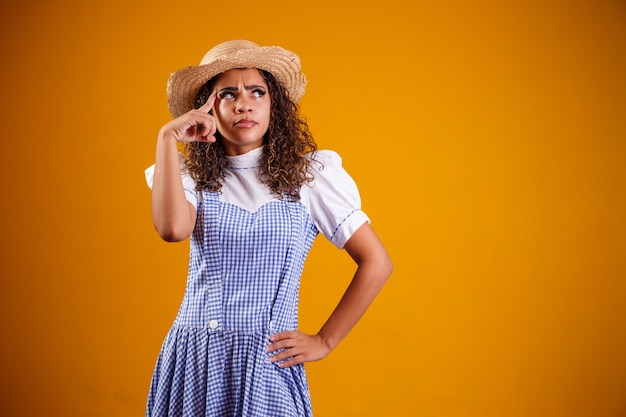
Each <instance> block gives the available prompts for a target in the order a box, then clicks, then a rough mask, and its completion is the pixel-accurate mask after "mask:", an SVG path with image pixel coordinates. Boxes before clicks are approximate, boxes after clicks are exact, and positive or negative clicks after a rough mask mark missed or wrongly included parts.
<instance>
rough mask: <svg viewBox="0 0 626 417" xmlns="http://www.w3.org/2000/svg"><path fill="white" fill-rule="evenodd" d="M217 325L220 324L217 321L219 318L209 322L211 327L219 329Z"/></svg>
mask: <svg viewBox="0 0 626 417" xmlns="http://www.w3.org/2000/svg"><path fill="white" fill-rule="evenodd" d="M217 326H219V323H218V321H217V320H211V321H210V322H209V327H210V328H211V329H217Z"/></svg>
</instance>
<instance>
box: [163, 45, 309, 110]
mask: <svg viewBox="0 0 626 417" xmlns="http://www.w3.org/2000/svg"><path fill="white" fill-rule="evenodd" d="M235 68H258V69H262V70H265V71H267V72H270V73H271V74H272V75H273V76H274V77H275V78H276V79H277V80H278V82H280V83H281V84H282V85H283V87H284V88H285V89H286V90H287V93H288V95H289V98H290V99H291V101H293V102H294V103H297V102H298V101H300V99H301V98H302V96H303V95H304V89H305V86H306V78H305V76H304V74H302V72H301V70H300V58H298V56H297V55H295V54H293V53H291V52H289V51H287V50H285V49H283V48H281V47H278V46H263V47H257V48H255V49H242V50H238V51H234V52H232V53H229V54H226V55H224V56H220V57H217V58H216V59H214V60H212V61H211V62H209V63H206V64H202V63H201V64H200V65H198V66H189V67H187V68H183V69H180V70H178V71H176V72H174V73H172V74H171V75H170V77H169V80H168V83H167V102H168V107H169V110H170V113H171V114H172V116H174V117H178V116H180V115H182V114H184V113H186V112H188V111H189V110H191V109H193V108H194V102H195V99H196V95H197V94H198V91H199V90H200V88H201V87H202V86H203V85H204V84H205V83H206V82H207V81H209V80H210V79H211V78H213V77H215V76H216V75H218V74H221V73H223V72H226V71H228V70H231V69H235Z"/></svg>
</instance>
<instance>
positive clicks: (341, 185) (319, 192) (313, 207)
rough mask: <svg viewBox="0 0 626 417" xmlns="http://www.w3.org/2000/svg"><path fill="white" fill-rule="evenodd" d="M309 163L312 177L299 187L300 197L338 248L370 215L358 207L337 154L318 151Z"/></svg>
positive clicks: (356, 192)
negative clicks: (308, 181) (312, 178)
mask: <svg viewBox="0 0 626 417" xmlns="http://www.w3.org/2000/svg"><path fill="white" fill-rule="evenodd" d="M315 159H316V160H314V161H313V163H312V166H313V170H314V177H315V179H314V180H313V181H312V182H311V183H309V184H307V185H305V186H304V187H303V189H302V193H301V198H302V200H303V203H304V204H305V205H306V206H307V208H308V210H309V213H310V214H311V217H312V219H313V222H314V223H315V225H316V227H317V228H318V230H319V231H320V233H322V235H324V236H325V237H326V238H327V239H328V240H330V241H331V242H332V243H333V244H334V245H335V246H336V247H338V248H339V249H342V248H343V247H344V245H345V244H346V242H347V241H348V239H350V237H351V236H352V234H353V233H354V232H356V230H357V229H358V228H359V227H361V226H362V225H363V223H365V222H369V221H370V219H369V218H368V217H367V215H366V214H365V213H364V212H363V211H362V210H361V196H360V195H359V190H358V188H357V185H356V183H355V182H354V180H353V179H352V177H351V176H350V175H349V174H348V173H347V172H346V170H345V169H344V168H343V167H342V161H341V157H340V156H339V154H337V153H336V152H334V151H329V150H325V151H318V152H317V154H316V158H315Z"/></svg>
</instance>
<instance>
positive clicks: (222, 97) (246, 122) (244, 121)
mask: <svg viewBox="0 0 626 417" xmlns="http://www.w3.org/2000/svg"><path fill="white" fill-rule="evenodd" d="M215 89H216V90H217V98H216V100H215V104H214V106H213V109H214V110H213V111H214V116H215V118H216V120H217V130H218V131H219V132H220V134H221V135H222V137H223V138H224V140H223V144H224V149H225V151H226V155H241V154H243V153H246V152H248V151H250V150H252V149H255V148H258V147H260V146H262V145H263V136H264V135H265V132H267V129H268V127H269V123H270V107H271V99H270V95H269V91H268V88H267V83H266V82H265V79H264V78H263V76H262V75H261V73H260V72H259V71H258V70H257V69H256V68H246V69H232V70H229V71H226V72H224V73H223V74H221V75H219V76H218V78H217V81H216V82H215Z"/></svg>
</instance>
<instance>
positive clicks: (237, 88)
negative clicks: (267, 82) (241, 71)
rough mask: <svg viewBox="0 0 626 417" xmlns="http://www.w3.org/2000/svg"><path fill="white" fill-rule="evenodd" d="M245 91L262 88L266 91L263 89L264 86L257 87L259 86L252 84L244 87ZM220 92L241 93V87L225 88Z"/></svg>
mask: <svg viewBox="0 0 626 417" xmlns="http://www.w3.org/2000/svg"><path fill="white" fill-rule="evenodd" d="M243 88H244V89H245V90H248V91H250V90H256V89H257V88H262V89H264V90H265V89H266V88H265V87H263V86H262V85H257V84H252V85H246V86H244V87H243ZM219 91H239V87H224V88H222V89H220V90H219Z"/></svg>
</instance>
